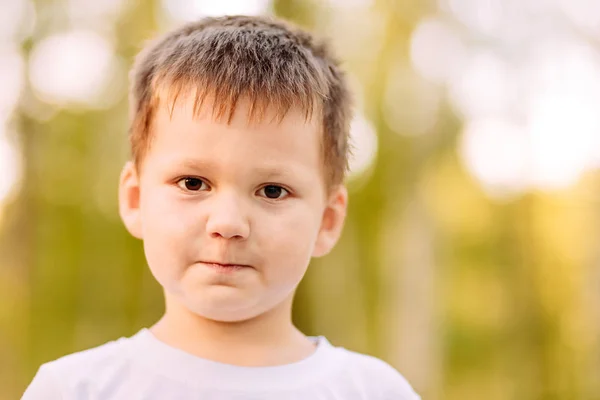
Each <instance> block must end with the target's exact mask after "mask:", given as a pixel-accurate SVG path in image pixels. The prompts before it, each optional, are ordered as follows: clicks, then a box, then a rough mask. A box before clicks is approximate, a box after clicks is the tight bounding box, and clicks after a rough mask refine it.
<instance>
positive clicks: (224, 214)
mask: <svg viewBox="0 0 600 400" xmlns="http://www.w3.org/2000/svg"><path fill="white" fill-rule="evenodd" d="M219 197H220V198H218V199H216V198H215V199H214V200H215V201H214V202H213V204H212V207H211V210H210V213H209V215H208V221H207V222H206V230H207V231H208V234H209V235H211V236H212V237H222V238H224V239H233V238H237V239H246V238H247V237H248V235H249V234H250V225H249V223H248V218H247V216H246V215H245V213H244V212H243V210H242V207H241V206H242V205H241V204H240V200H239V199H236V198H235V196H233V195H227V196H219Z"/></svg>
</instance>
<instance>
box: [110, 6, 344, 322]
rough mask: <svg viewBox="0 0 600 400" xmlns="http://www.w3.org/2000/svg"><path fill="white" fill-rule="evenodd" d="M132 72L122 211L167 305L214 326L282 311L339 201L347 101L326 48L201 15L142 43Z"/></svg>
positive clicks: (332, 223) (244, 21)
mask: <svg viewBox="0 0 600 400" xmlns="http://www.w3.org/2000/svg"><path fill="white" fill-rule="evenodd" d="M132 79H133V82H132V92H131V94H130V95H131V111H132V125H131V131H130V140H131V147H132V155H133V161H132V162H130V163H128V164H127V165H126V166H125V168H124V170H123V173H122V175H121V183H120V211H121V216H122V218H123V220H124V222H125V225H126V226H127V228H128V229H129V231H130V232H131V233H132V234H133V235H134V236H136V237H138V238H140V239H143V240H144V249H145V253H146V258H147V261H148V264H149V266H150V269H151V271H152V273H153V274H154V276H155V277H156V279H157V280H158V282H159V283H160V284H161V285H162V286H163V288H164V290H165V296H166V297H167V306H168V307H180V308H181V309H187V310H190V311H192V312H193V313H195V314H199V315H202V316H204V317H206V318H210V319H214V320H219V321H239V320H244V319H249V318H252V317H255V316H257V315H260V314H262V313H265V312H267V311H270V310H273V309H275V308H276V307H277V306H280V305H281V306H286V307H287V306H289V304H290V303H291V298H292V296H293V292H294V290H295V288H296V286H297V285H298V283H299V282H300V280H301V278H302V276H303V275H304V272H305V271H306V267H307V266H308V263H309V260H310V258H311V257H313V256H321V255H324V254H326V253H327V252H329V250H331V248H332V247H333V246H334V244H335V242H336V241H337V239H338V237H339V234H340V231H341V227H342V225H343V220H344V216H345V210H346V203H347V194H346V190H345V188H344V186H343V179H344V175H345V172H346V169H347V159H348V130H349V122H350V118H351V112H350V99H349V94H348V90H347V86H346V82H345V80H344V76H343V74H342V73H341V71H340V70H339V68H338V65H337V63H336V62H335V61H334V60H333V58H332V57H331V55H330V54H329V51H328V49H327V47H326V46H325V45H324V44H323V43H320V42H317V41H315V39H313V38H312V37H311V36H310V35H309V34H307V33H306V32H303V31H300V30H298V29H294V28H291V27H289V26H288V25H286V24H284V23H282V22H278V21H274V20H270V19H266V18H259V17H242V16H237V17H223V18H207V19H203V20H201V21H199V22H197V23H193V24H190V25H187V26H184V27H183V28H181V29H179V30H177V31H174V32H172V33H170V34H168V35H166V36H164V37H163V38H161V39H160V40H158V41H157V42H155V43H154V44H152V45H151V46H149V47H148V48H146V49H145V50H144V51H143V52H142V53H141V54H140V55H139V57H138V59H137V62H136V65H135V66H134V69H133V71H132ZM233 265H235V266H233Z"/></svg>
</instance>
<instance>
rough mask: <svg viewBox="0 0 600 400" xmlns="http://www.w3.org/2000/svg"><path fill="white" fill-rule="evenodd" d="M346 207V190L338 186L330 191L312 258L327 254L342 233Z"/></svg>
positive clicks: (342, 186)
mask: <svg viewBox="0 0 600 400" xmlns="http://www.w3.org/2000/svg"><path fill="white" fill-rule="evenodd" d="M347 207H348V190H347V189H346V187H345V186H344V185H339V186H338V187H336V188H335V189H334V190H332V192H331V194H330V196H329V199H328V200H327V205H326V207H325V211H324V212H323V219H322V221H321V229H320V230H319V234H318V236H317V241H316V243H315V248H314V250H313V254H312V256H313V257H322V256H324V255H326V254H327V253H329V252H330V251H331V249H333V246H335V244H336V243H337V241H338V239H339V238H340V235H341V233H342V228H343V226H344V220H345V219H346V209H347Z"/></svg>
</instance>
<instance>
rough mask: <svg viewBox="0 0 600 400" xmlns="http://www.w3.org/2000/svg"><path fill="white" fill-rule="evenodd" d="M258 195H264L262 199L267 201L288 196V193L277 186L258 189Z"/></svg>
mask: <svg viewBox="0 0 600 400" xmlns="http://www.w3.org/2000/svg"><path fill="white" fill-rule="evenodd" d="M260 193H261V194H263V193H264V194H263V195H264V197H266V198H268V199H282V198H284V197H286V196H287V195H288V194H289V192H288V191H287V190H286V189H284V188H282V187H281V186H277V185H267V186H265V187H263V188H262V189H260ZM282 195H283V196H282Z"/></svg>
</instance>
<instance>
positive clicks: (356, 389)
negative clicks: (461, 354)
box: [23, 16, 419, 400]
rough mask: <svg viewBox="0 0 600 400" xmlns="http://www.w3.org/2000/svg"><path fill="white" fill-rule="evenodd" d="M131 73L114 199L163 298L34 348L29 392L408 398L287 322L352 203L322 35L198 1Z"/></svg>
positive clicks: (334, 79)
mask: <svg viewBox="0 0 600 400" xmlns="http://www.w3.org/2000/svg"><path fill="white" fill-rule="evenodd" d="M132 72H133V73H132V75H131V76H132V80H133V85H132V91H131V98H132V102H131V105H132V125H131V132H130V139H131V147H132V153H133V157H132V161H131V162H129V163H127V164H126V165H125V167H124V169H123V172H122V174H121V178H120V186H119V204H120V214H121V217H122V219H123V222H124V223H125V226H126V227H127V229H128V230H129V232H130V233H131V234H132V235H133V236H135V237H137V238H139V239H142V240H143V245H144V251H145V255H146V258H147V262H148V265H149V267H150V270H151V271H152V274H153V275H154V277H155V278H156V280H157V281H158V282H159V283H160V285H161V286H162V287H163V289H164V296H165V304H166V307H165V309H166V310H165V313H164V316H163V317H162V318H161V319H160V320H159V321H158V322H157V323H156V324H155V325H154V326H152V327H151V328H149V329H146V328H144V329H142V330H141V331H139V332H138V333H137V334H135V335H134V336H132V337H130V338H120V339H118V340H116V341H112V342H109V343H107V344H104V345H102V346H100V347H97V348H94V349H90V350H86V351H82V352H79V353H76V354H72V355H69V356H66V357H63V358H60V359H58V360H56V361H53V362H49V363H47V364H44V365H42V366H41V368H40V369H39V371H38V373H37V375H36V376H35V378H34V380H33V382H32V383H31V384H30V386H29V388H28V389H27V391H26V392H25V394H24V397H23V399H26V400H33V399H45V400H53V399H62V400H71V399H73V400H75V399H77V400H83V399H86V400H87V399H89V400H91V399H97V400H107V399H126V400H136V399H140V400H141V399H144V400H153V399H161V400H163V399H197V400H204V399H207V400H233V399H236V400H250V399H252V400H257V399H261V400H262V399H264V400H321V399H322V400H325V399H329V400H334V399H340V400H341V399H343V400H358V399H364V400H401V399H404V400H412V399H418V398H419V397H418V396H417V395H416V394H415V392H414V391H413V390H412V388H411V387H410V385H409V384H408V383H407V382H406V380H405V379H404V378H403V377H402V376H401V375H400V374H399V373H398V372H397V371H396V370H394V369H393V368H392V367H390V366H389V365H388V364H386V363H384V362H383V361H381V360H378V359H376V358H374V357H370V356H366V355H361V354H358V353H354V352H351V351H349V350H345V349H343V348H341V347H335V346H333V345H332V344H330V343H329V342H328V341H327V339H326V338H325V337H322V336H319V337H306V336H305V335H303V334H302V333H301V332H300V331H299V330H298V329H297V328H296V327H294V325H293V324H292V319H291V306H292V298H293V295H294V292H295V289H296V287H297V286H298V283H299V282H300V280H301V279H302V277H303V275H304V273H305V271H306V269H307V266H308V263H309V260H310V258H311V257H320V256H323V255H325V254H327V253H328V252H329V251H330V250H331V248H332V247H333V246H334V244H335V243H336V241H337V240H338V237H339V235H340V231H341V229H342V225H343V221H344V217H345V213H346V204H347V192H346V189H345V187H344V185H343V180H344V175H345V171H346V165H347V157H348V129H349V122H350V118H351V112H350V109H351V105H350V99H349V97H350V96H349V94H348V89H347V84H346V81H345V78H344V75H343V73H342V72H341V71H340V69H339V66H338V64H337V63H336V62H335V61H334V60H333V58H332V57H331V55H330V52H329V50H328V48H327V47H326V46H325V45H324V44H323V43H321V42H318V41H316V40H315V39H314V38H313V37H311V36H310V35H309V34H308V33H306V32H303V31H301V30H299V29H297V28H293V27H291V26H289V25H287V24H285V23H284V22H281V21H277V20H272V19H267V18H259V17H244V16H236V17H222V18H206V19H203V20H201V21H199V22H197V23H193V24H189V25H187V26H184V27H183V28H181V29H178V30H176V31H174V32H171V33H169V34H167V35H166V36H164V37H163V38H161V39H160V40H158V41H157V42H155V43H153V44H152V45H151V46H149V47H148V48H146V49H145V50H144V51H143V52H142V53H141V54H140V56H139V57H138V58H137V61H136V65H135V66H134V68H133V71H132Z"/></svg>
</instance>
